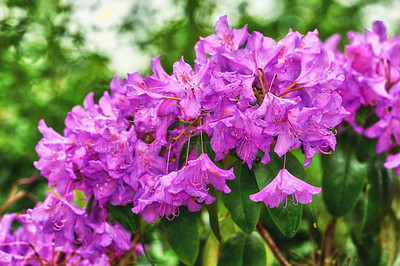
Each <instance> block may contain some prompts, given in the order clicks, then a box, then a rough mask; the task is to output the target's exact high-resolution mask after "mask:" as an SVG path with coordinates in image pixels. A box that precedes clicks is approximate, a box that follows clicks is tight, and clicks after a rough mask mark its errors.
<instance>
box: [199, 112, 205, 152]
mask: <svg viewBox="0 0 400 266" xmlns="http://www.w3.org/2000/svg"><path fill="white" fill-rule="evenodd" d="M201 122H202V120H201V119H200V127H201V124H202V123H201ZM200 143H201V154H203V153H204V148H203V130H201V131H200Z"/></svg>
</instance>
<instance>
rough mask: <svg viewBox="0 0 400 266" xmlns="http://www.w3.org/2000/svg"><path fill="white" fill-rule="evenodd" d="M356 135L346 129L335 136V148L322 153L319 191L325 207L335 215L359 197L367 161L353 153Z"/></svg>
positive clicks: (337, 215) (350, 207)
mask: <svg viewBox="0 0 400 266" xmlns="http://www.w3.org/2000/svg"><path fill="white" fill-rule="evenodd" d="M356 144H357V135H356V134H355V133H354V132H351V131H345V132H343V133H342V134H340V135H339V136H338V137H337V145H336V150H335V151H334V152H333V153H332V154H331V155H328V156H324V162H323V168H324V173H323V178H322V191H323V199H324V202H325V204H326V207H327V209H328V211H329V212H330V213H331V214H332V215H333V216H335V217H340V216H343V215H344V214H346V213H347V212H349V211H350V210H351V209H352V208H353V207H354V205H355V204H356V203H357V200H358V199H359V197H360V193H361V189H362V187H363V186H364V181H365V177H366V174H367V165H366V164H365V163H361V162H359V161H358V160H357V158H356V156H355V151H356V147H355V146H356Z"/></svg>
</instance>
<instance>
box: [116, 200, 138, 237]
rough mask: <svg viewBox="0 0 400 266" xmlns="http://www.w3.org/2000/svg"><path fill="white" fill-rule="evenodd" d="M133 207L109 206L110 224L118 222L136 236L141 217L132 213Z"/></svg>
mask: <svg viewBox="0 0 400 266" xmlns="http://www.w3.org/2000/svg"><path fill="white" fill-rule="evenodd" d="M131 209H132V205H127V206H114V205H111V204H108V210H109V211H110V222H112V221H115V220H116V221H118V222H119V223H120V224H121V225H122V226H123V227H124V228H125V229H126V230H128V231H129V232H132V233H134V234H136V233H137V230H138V227H139V219H138V218H139V217H138V215H136V214H134V213H133V212H132V211H131Z"/></svg>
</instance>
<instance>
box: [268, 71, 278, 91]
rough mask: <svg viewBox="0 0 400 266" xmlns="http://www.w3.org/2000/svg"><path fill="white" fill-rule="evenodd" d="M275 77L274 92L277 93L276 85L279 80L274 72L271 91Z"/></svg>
mask: <svg viewBox="0 0 400 266" xmlns="http://www.w3.org/2000/svg"><path fill="white" fill-rule="evenodd" d="M274 79H275V87H274V94H275V95H276V85H277V82H278V75H277V74H274V76H273V77H272V80H271V85H270V88H269V91H271V89H272V84H273V83H274Z"/></svg>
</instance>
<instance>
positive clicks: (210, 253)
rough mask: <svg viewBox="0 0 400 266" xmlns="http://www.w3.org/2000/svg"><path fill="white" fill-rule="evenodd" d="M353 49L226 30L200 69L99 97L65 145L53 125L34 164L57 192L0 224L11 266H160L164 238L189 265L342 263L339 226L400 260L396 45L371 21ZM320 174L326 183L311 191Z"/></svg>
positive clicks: (125, 83)
mask: <svg viewBox="0 0 400 266" xmlns="http://www.w3.org/2000/svg"><path fill="white" fill-rule="evenodd" d="M348 37H349V40H350V43H349V44H348V45H346V46H345V51H344V52H340V51H339V50H338V49H337V45H338V42H339V36H332V37H330V38H329V39H328V40H326V41H325V42H321V40H320V39H319V38H318V31H317V30H315V31H313V32H308V33H307V34H305V35H302V34H300V33H298V32H293V31H292V30H289V32H288V34H287V35H286V36H285V37H284V38H283V39H281V40H277V41H276V40H273V39H271V38H269V37H266V36H264V35H263V34H261V33H259V32H253V33H251V34H250V33H249V32H248V31H247V27H244V28H242V29H232V28H230V26H229V25H228V22H227V17H226V16H223V17H221V18H220V19H219V20H218V21H217V22H216V25H215V34H212V35H210V36H207V37H205V38H200V40H199V41H198V42H197V43H196V45H195V47H194V49H195V52H196V60H195V62H194V68H193V67H192V66H191V65H190V64H189V63H191V62H189V63H187V62H185V60H184V58H183V57H182V58H181V59H180V60H179V61H178V62H176V63H175V64H174V65H173V73H172V74H168V73H166V72H165V71H164V70H163V67H162V66H161V64H160V56H158V57H156V58H154V59H153V60H151V63H150V64H151V68H152V71H153V74H152V75H151V76H146V77H143V76H141V74H140V73H137V72H135V73H131V74H128V75H127V77H126V78H124V79H123V80H122V81H120V78H119V77H118V76H116V77H114V79H113V80H112V81H111V84H110V89H111V93H109V92H105V93H104V95H103V96H102V97H101V98H100V100H99V101H98V103H96V102H95V101H94V99H93V96H94V95H93V93H91V94H89V95H88V96H87V97H86V98H85V100H84V102H83V106H76V107H74V108H73V109H72V110H71V112H69V113H68V115H67V117H66V119H65V129H64V132H63V133H62V134H60V133H58V132H56V131H54V130H53V129H52V128H51V127H49V126H48V125H46V123H45V122H44V121H43V120H41V121H40V122H39V131H40V132H41V133H42V135H43V138H42V139H41V140H40V141H39V143H38V145H37V147H36V151H37V153H38V156H39V159H38V161H36V162H34V165H35V167H36V168H37V169H39V170H40V172H41V175H42V176H43V177H45V178H46V179H47V180H48V184H49V192H48V194H47V198H46V200H45V201H44V202H43V203H39V204H37V206H36V207H35V208H33V209H28V210H27V211H26V213H12V214H4V215H3V216H2V219H1V222H0V225H1V227H0V262H1V263H2V264H13V265H25V264H29V265H48V264H49V265H50V264H51V265H53V264H57V265H58V264H60V265H108V264H114V265H117V264H131V263H135V262H138V259H139V258H140V257H142V256H143V258H144V256H145V257H146V258H147V260H148V261H149V263H151V264H159V263H161V262H159V261H157V260H155V259H154V258H152V253H151V252H150V251H149V250H151V249H152V243H153V242H154V241H152V240H151V237H149V236H153V235H154V234H155V231H157V232H158V233H157V235H158V236H159V239H163V240H164V242H163V243H168V245H169V248H171V249H172V250H173V252H174V254H175V255H176V258H177V259H179V260H180V261H181V262H182V263H184V264H188V265H192V264H195V263H196V264H197V265H200V264H204V265H215V264H217V263H218V264H220V265H266V264H267V261H268V263H272V260H273V259H272V256H274V257H275V258H276V260H278V261H279V262H280V263H281V264H284V265H289V263H295V262H297V263H307V262H308V263H309V264H323V263H327V262H328V263H329V261H332V262H333V263H339V264H341V263H345V262H346V261H345V260H346V259H347V258H346V257H345V256H341V255H340V254H339V255H338V254H334V252H333V251H332V250H333V249H332V246H333V240H334V232H335V227H336V224H337V222H338V218H340V217H345V218H344V220H346V228H347V229H346V230H349V231H350V232H351V236H352V245H353V249H356V251H354V258H355V259H356V260H358V261H359V262H360V263H364V264H371V263H372V265H377V264H378V263H379V261H382V257H384V256H386V257H387V256H389V258H385V259H386V261H388V260H391V261H394V259H396V255H397V254H396V253H397V250H396V249H395V252H396V253H395V254H389V255H387V254H384V256H383V255H382V243H383V242H382V241H381V239H380V235H381V234H382V232H381V231H382V230H381V227H382V225H383V224H384V223H385V224H390V222H387V221H386V220H387V219H386V220H385V217H389V216H392V218H391V219H392V222H393V224H394V225H395V226H394V227H395V228H398V220H397V218H396V213H394V212H393V210H392V209H391V205H392V201H393V198H394V197H395V184H396V182H397V181H396V179H395V175H394V174H397V175H399V174H400V82H399V81H400V36H395V37H392V38H390V37H388V36H387V34H386V29H385V26H384V25H383V23H382V22H375V23H374V24H373V29H372V30H368V29H367V30H366V31H365V34H360V33H355V32H350V33H349V34H348ZM313 158H314V161H313ZM321 161H322V166H319V164H320V163H321ZM316 164H318V167H317V168H318V169H321V173H322V179H319V177H317V178H315V176H316V175H315V174H314V175H311V176H310V177H309V176H308V174H309V173H310V172H311V171H310V170H307V169H309V168H307V167H309V166H310V167H311V168H312V169H314V170H315V169H316V167H315V165H316ZM391 169H395V170H391ZM317 176H318V175H317ZM321 180H322V181H321ZM321 191H322V192H321ZM321 194H322V196H320V195H321ZM319 201H323V202H321V203H320V204H318V202H319ZM319 205H321V206H323V208H322V209H319V207H318V206H319ZM323 212H325V213H326V212H328V213H329V217H330V218H328V219H329V221H327V219H325V218H321V219H322V221H321V222H320V221H319V218H320V217H321V216H323V215H322V214H321V213H323ZM324 217H326V215H325V216H324ZM320 224H321V225H320ZM13 228H14V229H13ZM15 228H16V229H15ZM271 234H272V237H271ZM301 234H302V235H303V238H304V235H305V236H306V238H307V237H309V239H308V240H307V241H308V242H309V243H314V244H312V245H314V248H313V249H312V250H311V251H310V252H311V253H312V254H311V253H310V254H306V255H304V257H302V258H299V257H293V256H292V255H290V249H291V247H287V246H285V244H284V243H285V242H284V241H282V239H290V238H293V237H298V236H299V235H301ZM395 234H397V235H396V236H398V234H399V230H397V231H396V230H395ZM279 239H280V244H279V243H278V244H277V243H275V241H277V240H279ZM397 239H398V237H397V238H396V237H395V240H394V242H395V243H397ZM263 242H265V243H266V245H264V243H263ZM278 242H279V241H278ZM388 242H390V241H389V240H387V241H385V242H384V244H386V245H390V244H388ZM153 244H154V243H153ZM143 254H144V255H143ZM357 254H358V257H357ZM267 255H268V256H267ZM176 263H177V262H176ZM349 263H350V262H349ZM161 264H162V263H161Z"/></svg>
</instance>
